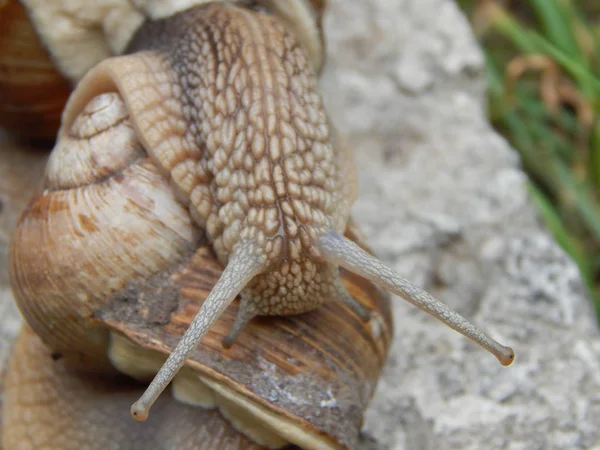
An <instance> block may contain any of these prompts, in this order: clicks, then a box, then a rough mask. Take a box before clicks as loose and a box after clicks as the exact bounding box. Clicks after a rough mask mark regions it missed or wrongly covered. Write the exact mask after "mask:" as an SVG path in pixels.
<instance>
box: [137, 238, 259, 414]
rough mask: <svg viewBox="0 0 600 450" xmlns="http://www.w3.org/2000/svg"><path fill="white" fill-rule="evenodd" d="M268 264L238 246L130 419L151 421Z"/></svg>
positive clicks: (249, 249)
mask: <svg viewBox="0 0 600 450" xmlns="http://www.w3.org/2000/svg"><path fill="white" fill-rule="evenodd" d="M265 263H266V262H265V258H263V257H260V256H257V252H256V251H255V249H254V246H253V245H252V244H251V243H246V242H241V243H240V244H239V245H238V246H237V248H236V249H235V250H234V252H233V254H232V255H231V257H230V258H229V262H228V263H227V266H226V267H225V270H223V273H222V274H221V278H219V281H217V284H215V286H214V287H213V289H212V291H210V294H208V297H206V300H205V301H204V303H203V304H202V307H201V308H200V311H198V314H196V317H194V320H193V321H192V323H191V324H190V326H189V328H188V329H187V330H186V331H185V333H184V334H183V337H182V338H181V340H180V341H179V343H178V344H177V346H176V347H175V349H174V350H173V352H172V353H171V354H170V355H169V357H168V358H167V361H166V362H165V363H164V364H163V366H162V367H161V368H160V370H159V371H158V373H157V374H156V376H155V377H154V379H153V380H152V383H150V386H148V388H147V389H146V391H145V392H144V394H143V395H142V396H141V397H140V399H139V400H138V401H137V402H135V403H134V404H133V405H132V406H131V415H132V416H133V418H134V419H136V420H139V421H144V420H146V419H147V418H148V414H149V412H150V408H151V407H152V405H153V404H154V402H155V401H156V399H157V398H158V397H159V396H160V394H161V393H162V391H164V390H165V388H166V387H167V386H168V385H169V383H170V382H171V380H172V379H173V378H174V377H175V375H177V372H179V369H181V367H182V366H183V364H184V362H185V360H186V359H187V358H188V356H189V354H190V353H191V352H192V351H193V350H194V349H195V348H196V346H197V345H198V342H200V339H202V337H203V336H204V335H205V334H206V333H208V330H210V328H211V326H212V325H213V324H214V323H215V321H216V320H217V319H218V318H219V317H220V316H221V314H222V313H223V311H225V309H226V308H227V307H228V306H229V305H230V303H231V302H232V301H233V300H234V299H235V297H236V296H237V295H238V294H239V293H240V292H241V291H242V289H244V287H246V285H247V284H248V282H250V280H252V278H254V277H255V276H256V275H258V274H259V273H261V272H262V271H263V270H264V268H265Z"/></svg>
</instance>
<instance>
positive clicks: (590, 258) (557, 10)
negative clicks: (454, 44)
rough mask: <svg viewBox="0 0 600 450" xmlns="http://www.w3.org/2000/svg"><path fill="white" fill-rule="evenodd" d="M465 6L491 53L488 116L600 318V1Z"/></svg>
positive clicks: (464, 1) (489, 1) (467, 2)
mask: <svg viewBox="0 0 600 450" xmlns="http://www.w3.org/2000/svg"><path fill="white" fill-rule="evenodd" d="M459 4H460V5H461V6H462V7H463V8H464V10H465V11H466V12H467V14H468V16H469V18H470V20H471V24H472V26H473V29H474V31H475V34H476V35H477V37H478V39H479V40H480V42H481V44H482V46H483V48H484V51H485V55H486V60H487V75H488V86H489V112H490V119H491V121H492V123H493V125H494V126H495V127H496V128H497V129H498V130H499V131H500V132H501V133H502V134H503V135H504V136H505V137H506V138H507V139H508V140H509V141H510V142H511V144H512V145H513V146H514V148H516V149H517V150H518V151H519V153H520V155H521V159H522V162H523V167H524V168H525V170H526V171H527V172H528V174H529V176H530V180H531V183H530V190H531V194H532V198H533V199H534V201H535V203H536V204H537V206H538V208H539V210H540V213H541V216H542V217H543V218H544V220H545V222H546V224H547V226H548V227H549V228H550V230H551V231H552V232H553V233H554V235H555V237H556V239H557V241H558V242H559V244H560V245H561V246H562V247H563V248H564V249H565V251H566V252H568V253H569V254H570V255H571V257H572V258H573V260H574V261H575V262H576V263H577V265H578V266H579V269H580V271H581V274H582V278H583V280H584V282H585V283H586V286H587V288H588V290H589V293H590V297H591V298H592V299H593V301H594V304H595V307H596V311H597V313H598V317H599V318H600V120H599V113H600V1H597V0H593V1H585V0H582V1H579V2H577V1H574V0H527V1H518V0H512V1H510V0H459Z"/></svg>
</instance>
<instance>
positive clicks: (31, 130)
mask: <svg viewBox="0 0 600 450" xmlns="http://www.w3.org/2000/svg"><path fill="white" fill-rule="evenodd" d="M70 92H71V86H70V84H69V82H68V81H67V80H66V79H65V78H64V77H63V76H62V75H60V73H59V72H58V71H57V70H56V69H55V67H54V63H53V62H52V60H51V59H50V56H49V55H48V52H47V51H46V49H45V48H44V47H43V45H42V43H41V42H40V40H39V38H38V36H37V34H36V32H35V30H34V28H33V26H32V25H31V23H30V22H29V19H28V17H27V14H26V13H25V9H24V8H23V6H22V5H21V4H20V3H19V2H18V1H17V0H5V1H3V2H0V127H3V128H6V129H8V130H10V131H12V132H15V133H17V134H21V135H23V136H25V137H26V138H29V139H42V140H50V139H54V137H55V135H56V132H57V130H58V127H59V125H60V117H61V113H62V110H63V107H64V105H65V103H66V101H67V98H68V96H69V93H70Z"/></svg>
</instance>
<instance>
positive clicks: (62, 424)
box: [2, 327, 262, 450]
mask: <svg viewBox="0 0 600 450" xmlns="http://www.w3.org/2000/svg"><path fill="white" fill-rule="evenodd" d="M4 389H5V390H4V401H3V416H2V417H3V435H2V446H3V448H4V449H5V450H14V449H23V448H32V449H40V448H45V449H60V450H78V449H82V448H88V449H108V448H115V445H118V448H119V449H121V450H154V449H157V450H158V449H163V450H164V449H177V450H214V449H226V450H260V449H261V448H262V447H260V446H259V445H257V444H254V443H253V442H251V441H250V440H249V439H248V438H246V437H245V436H244V435H242V434H240V433H239V432H237V431H236V430H235V429H234V428H233V427H232V426H231V425H230V424H229V423H228V422H227V421H226V420H225V419H224V418H223V417H222V416H221V414H220V413H219V412H218V410H205V409H201V408H194V407H192V406H187V405H183V404H181V403H179V402H177V401H175V400H174V399H173V398H172V397H171V396H168V395H164V396H162V397H161V398H160V399H159V400H158V401H157V403H156V405H155V406H154V408H153V414H152V417H151V418H150V419H148V421H147V422H144V423H139V422H135V421H133V420H132V419H131V418H130V417H129V405H130V404H131V403H132V402H134V401H135V400H136V398H138V397H139V396H140V395H141V393H142V392H143V386H141V385H139V384H137V383H135V382H132V380H130V379H126V378H124V377H122V378H115V379H103V378H99V377H96V378H94V377H90V376H89V374H88V375H85V376H84V375H80V374H78V373H76V372H73V371H70V370H69V369H68V368H67V367H65V365H64V364H63V360H61V359H60V358H57V356H56V355H55V354H53V353H52V351H51V350H49V349H48V348H47V347H46V346H45V345H44V344H43V343H42V341H41V340H40V339H39V338H38V337H37V335H36V334H35V333H33V331H32V330H31V329H30V328H29V327H25V328H24V329H23V330H22V332H21V335H20V336H19V338H18V339H17V341H16V344H15V347H14V351H13V355H12V358H11V361H10V365H9V368H8V372H7V374H6V381H5V387H4Z"/></svg>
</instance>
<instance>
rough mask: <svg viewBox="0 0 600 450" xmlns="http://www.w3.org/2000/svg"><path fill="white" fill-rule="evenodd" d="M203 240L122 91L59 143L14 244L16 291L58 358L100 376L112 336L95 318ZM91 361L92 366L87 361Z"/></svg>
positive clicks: (85, 115)
mask: <svg viewBox="0 0 600 450" xmlns="http://www.w3.org/2000/svg"><path fill="white" fill-rule="evenodd" d="M198 239H199V232H198V230H197V229H196V228H195V227H194V225H193V224H192V222H191V220H190V218H189V216H188V215H187V213H186V211H185V209H184V208H183V207H182V206H181V204H180V203H179V202H178V201H177V200H176V199H175V197H174V196H173V192H172V189H171V187H170V186H169V184H168V182H167V181H166V180H165V179H164V177H163V176H162V175H161V174H160V173H159V172H158V170H157V169H156V166H155V165H154V164H153V163H152V162H150V161H149V160H148V158H147V157H146V156H145V154H144V152H143V151H142V149H141V147H140V145H139V142H138V141H137V140H136V138H135V132H134V131H133V129H132V128H131V126H130V124H129V121H128V118H127V111H126V110H125V108H124V106H123V103H122V102H121V101H120V100H119V98H118V96H117V95H116V94H105V95H102V96H100V97H98V98H96V99H94V101H92V102H90V104H89V105H88V106H87V107H86V108H85V109H84V110H83V111H82V113H81V114H80V115H79V116H78V118H77V120H76V121H75V122H74V123H73V125H72V126H71V127H70V128H69V130H68V132H66V133H65V134H64V135H63V138H62V139H61V140H60V141H59V142H58V143H57V146H56V148H55V150H54V152H53V154H52V155H51V158H50V161H49V163H48V167H47V171H46V181H45V188H44V190H43V192H41V193H40V194H39V195H37V196H36V197H35V198H34V199H33V200H32V201H31V202H30V204H29V206H28V209H27V210H26V211H25V213H24V214H23V216H22V218H21V220H20V222H19V224H18V226H17V229H16V232H15V235H14V237H13V242H12V247H11V269H12V270H11V284H12V286H13V291H14V293H15V297H16V299H17V304H18V306H19V308H20V309H21V312H22V313H23V315H24V317H25V319H26V320H27V321H28V323H29V324H30V325H31V326H32V328H33V329H34V331H35V332H36V333H38V335H40V336H41V337H42V339H43V340H44V341H45V342H46V343H47V344H48V345H50V346H51V347H52V348H53V349H54V350H55V351H57V352H60V353H62V354H64V356H65V357H66V358H67V359H68V360H72V362H76V361H78V362H80V363H81V364H80V365H81V366H82V367H87V368H88V369H90V370H94V367H95V364H93V363H92V361H91V360H94V361H95V362H96V363H100V364H101V365H107V363H108V361H107V360H106V346H107V341H106V338H107V335H106V332H105V331H104V330H101V329H98V328H96V327H93V326H92V325H91V324H90V321H89V318H90V316H91V315H92V313H93V311H94V310H95V309H96V308H98V307H99V306H100V305H102V304H103V302H105V301H106V299H107V296H109V295H110V294H112V293H114V292H116V291H118V290H119V289H122V287H123V286H124V285H125V284H126V283H127V282H128V281H129V280H131V279H132V278H136V277H137V278H145V277H148V276H150V275H153V274H154V273H155V272H156V271H158V270H160V269H161V268H164V267H166V266H168V265H170V264H172V263H173V262H175V261H179V260H180V259H181V258H182V257H183V255H185V254H186V252H187V253H189V252H190V251H191V249H192V248H193V246H195V245H196V243H197V241H198ZM90 358H91V360H90Z"/></svg>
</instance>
